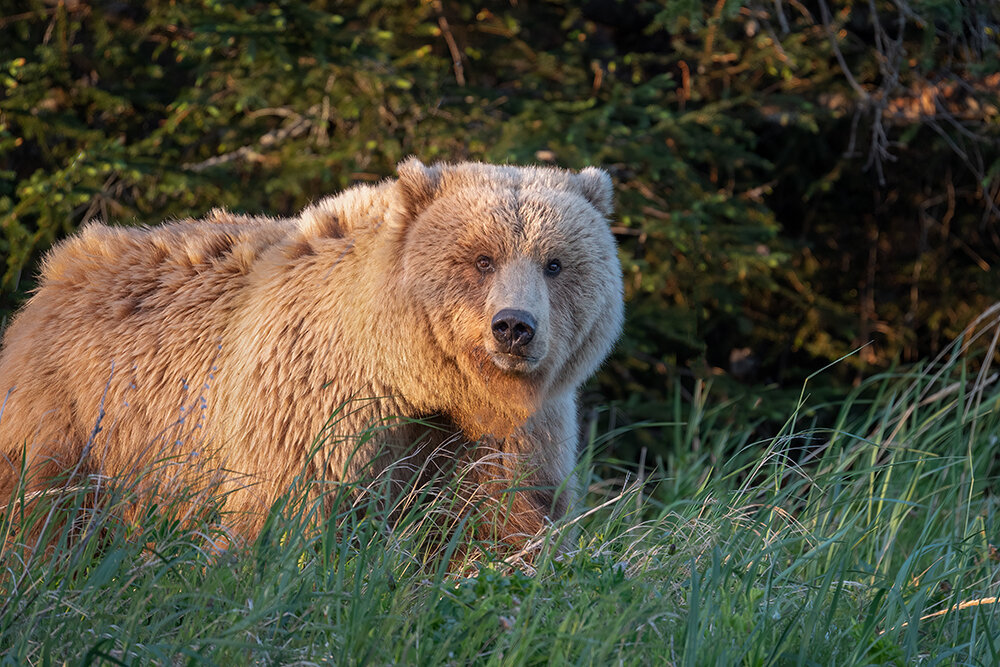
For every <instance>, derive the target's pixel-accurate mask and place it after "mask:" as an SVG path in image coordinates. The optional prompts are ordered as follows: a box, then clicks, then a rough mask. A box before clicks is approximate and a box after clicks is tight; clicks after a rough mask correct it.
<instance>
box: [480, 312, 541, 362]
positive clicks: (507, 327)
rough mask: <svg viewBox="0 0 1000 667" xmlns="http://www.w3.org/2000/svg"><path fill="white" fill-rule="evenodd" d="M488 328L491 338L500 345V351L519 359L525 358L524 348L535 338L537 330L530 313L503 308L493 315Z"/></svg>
mask: <svg viewBox="0 0 1000 667" xmlns="http://www.w3.org/2000/svg"><path fill="white" fill-rule="evenodd" d="M490 326H491V328H492V330H493V338H494V339H495V340H496V342H497V343H499V344H500V350H501V351H502V352H507V353H508V354H514V355H517V356H519V357H524V356H527V355H526V354H525V348H527V346H528V343H530V342H531V339H532V338H534V337H535V329H537V328H538V324H537V323H536V322H535V317H534V316H533V315H532V314H531V313H529V312H527V311H524V310H515V309H513V308H504V309H503V310H501V311H500V312H498V313H497V314H496V315H494V316H493V321H492V322H491V324H490Z"/></svg>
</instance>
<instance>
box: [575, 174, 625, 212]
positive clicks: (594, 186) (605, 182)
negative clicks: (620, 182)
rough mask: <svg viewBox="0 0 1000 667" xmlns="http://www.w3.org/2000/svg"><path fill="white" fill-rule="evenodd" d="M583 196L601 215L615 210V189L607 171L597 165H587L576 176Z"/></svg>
mask: <svg viewBox="0 0 1000 667" xmlns="http://www.w3.org/2000/svg"><path fill="white" fill-rule="evenodd" d="M576 182H577V184H579V186H580V190H581V191H582V192H583V196H584V197H586V198H587V201H589V202H590V203H591V204H593V205H594V208H596V209H597V210H598V211H600V213H601V215H604V216H610V215H611V214H612V213H613V212H614V210H615V191H614V185H612V183H611V177H610V176H608V172H606V171H604V170H603V169H598V168H597V167H587V168H585V169H583V170H581V171H580V173H579V174H577V176H576Z"/></svg>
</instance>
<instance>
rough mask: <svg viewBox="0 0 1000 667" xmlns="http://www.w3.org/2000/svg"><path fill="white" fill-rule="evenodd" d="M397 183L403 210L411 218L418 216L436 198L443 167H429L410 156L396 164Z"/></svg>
mask: <svg viewBox="0 0 1000 667" xmlns="http://www.w3.org/2000/svg"><path fill="white" fill-rule="evenodd" d="M396 173H398V174H399V181H398V182H397V185H398V187H399V192H400V203H401V204H402V209H403V212H404V213H405V214H406V215H407V217H409V218H414V217H416V216H418V215H419V214H420V213H421V212H422V211H423V210H424V209H425V208H427V207H428V206H429V205H430V203H431V202H432V201H433V200H434V195H435V194H436V193H437V190H438V185H439V184H440V182H441V168H440V167H439V166H437V165H435V166H433V167H428V166H427V165H425V164H424V163H423V162H421V161H420V160H418V159H417V158H415V157H412V156H411V157H408V158H406V159H405V160H403V161H402V162H400V163H399V164H398V165H397V166H396Z"/></svg>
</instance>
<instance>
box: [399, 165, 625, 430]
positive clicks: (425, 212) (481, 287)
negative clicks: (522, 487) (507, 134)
mask: <svg viewBox="0 0 1000 667" xmlns="http://www.w3.org/2000/svg"><path fill="white" fill-rule="evenodd" d="M398 173H399V180H398V181H397V183H396V188H397V195H396V197H395V198H394V201H395V202H396V204H395V206H396V210H395V211H394V218H395V219H394V221H393V227H394V228H395V229H397V230H398V232H399V239H400V244H401V247H402V251H401V263H402V282H403V285H404V289H405V290H406V291H407V294H408V298H410V299H412V302H413V303H414V304H415V305H416V307H417V308H419V309H420V310H421V311H422V312H421V315H422V319H423V321H424V322H425V323H426V324H427V327H428V329H429V330H430V332H431V335H432V336H433V338H434V341H435V345H436V346H437V347H438V348H439V349H441V350H442V351H443V352H444V354H445V355H446V356H447V357H448V358H449V360H450V363H453V364H454V365H455V366H457V368H458V369H459V370H460V373H461V376H462V378H463V380H464V381H465V384H466V386H465V387H464V392H463V393H464V396H463V400H459V401H456V402H455V404H454V405H452V406H450V412H451V413H452V414H450V416H451V417H452V418H453V419H455V421H456V422H457V423H458V424H459V426H460V427H461V428H462V429H463V431H465V432H466V434H467V435H469V436H470V437H479V436H482V435H494V436H499V437H502V436H504V435H506V434H507V433H509V432H510V431H511V430H513V429H514V428H517V427H518V426H520V425H521V424H523V423H524V421H525V420H526V419H527V418H528V417H530V415H531V414H532V413H534V412H535V411H536V410H537V409H538V408H539V406H540V404H541V402H542V401H544V399H545V398H546V397H549V396H557V395H561V394H562V393H564V392H573V391H575V390H576V388H577V387H578V386H579V385H580V383H581V382H583V381H584V380H585V379H586V378H587V377H588V376H590V375H591V374H592V373H593V372H594V371H595V370H596V369H597V367H598V365H599V364H600V363H601V362H602V361H603V360H604V358H605V357H606V356H607V354H608V352H609V351H610V349H611V347H612V345H613V344H614V342H615V340H616V339H617V338H618V336H619V334H620V332H621V328H622V319H623V287H622V272H621V264H620V262H619V260H618V254H617V248H616V245H615V241H614V237H613V236H612V234H611V230H610V227H609V222H608V216H609V215H610V214H611V213H612V206H613V191H612V184H611V179H610V177H609V176H608V175H607V173H605V172H604V171H602V170H600V169H595V168H586V169H584V170H582V171H580V172H579V173H573V172H571V171H567V170H563V169H556V168H548V167H508V166H495V165H488V164H480V163H462V164H456V165H446V164H438V165H434V166H426V165H424V164H422V163H420V162H419V161H418V160H416V159H412V158H411V159H410V160H407V161H405V162H403V163H401V164H400V165H399V167H398Z"/></svg>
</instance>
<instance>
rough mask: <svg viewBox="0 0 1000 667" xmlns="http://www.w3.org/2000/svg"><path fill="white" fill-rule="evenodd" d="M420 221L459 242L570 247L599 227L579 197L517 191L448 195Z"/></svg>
mask: <svg viewBox="0 0 1000 667" xmlns="http://www.w3.org/2000/svg"><path fill="white" fill-rule="evenodd" d="M423 217H424V223H425V224H427V225H429V226H430V228H432V229H435V230H437V231H438V232H439V233H441V234H443V233H448V234H450V235H451V236H452V237H453V238H455V239H456V240H457V241H458V242H459V243H463V242H464V243H469V242H476V241H481V240H494V241H504V242H508V243H515V244H517V245H523V244H529V245H536V244H541V245H545V246H549V245H552V244H554V243H555V244H560V245H563V244H568V243H569V244H573V243H572V242H573V241H574V240H576V239H580V238H581V237H582V236H589V234H588V230H590V229H592V228H593V227H595V226H597V225H598V224H599V222H598V220H599V215H598V213H597V211H596V210H595V209H594V208H593V207H592V206H591V205H590V204H589V203H588V202H587V201H586V200H585V199H583V197H582V196H581V195H579V194H576V193H571V192H566V191H558V192H550V191H545V190H524V189H522V188H496V189H492V190H490V191H487V192H484V191H481V190H476V189H471V188H470V189H465V190H459V191H454V192H450V193H448V194H446V195H442V196H441V197H439V198H438V199H437V200H436V201H435V202H434V203H433V204H432V205H431V206H430V207H429V208H428V210H427V211H426V212H425V215H424V216H423ZM456 231H457V233H456ZM574 245H575V244H574Z"/></svg>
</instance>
